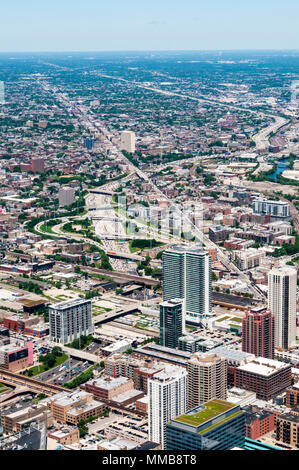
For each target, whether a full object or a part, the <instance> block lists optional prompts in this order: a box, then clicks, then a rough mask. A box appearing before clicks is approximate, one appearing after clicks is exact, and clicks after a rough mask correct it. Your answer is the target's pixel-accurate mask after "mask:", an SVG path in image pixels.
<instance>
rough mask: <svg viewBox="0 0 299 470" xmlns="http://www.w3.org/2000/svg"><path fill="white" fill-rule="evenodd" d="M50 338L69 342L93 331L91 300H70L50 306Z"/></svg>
mask: <svg viewBox="0 0 299 470" xmlns="http://www.w3.org/2000/svg"><path fill="white" fill-rule="evenodd" d="M49 323H50V339H51V341H54V342H55V343H60V344H68V343H71V342H72V341H74V340H75V339H78V338H80V337H81V336H88V335H91V334H92V333H93V324H92V311H91V301H90V300H84V299H76V300H69V301H66V302H61V303H58V304H52V305H50V306H49Z"/></svg>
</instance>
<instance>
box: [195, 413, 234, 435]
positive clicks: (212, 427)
mask: <svg viewBox="0 0 299 470" xmlns="http://www.w3.org/2000/svg"><path fill="white" fill-rule="evenodd" d="M240 414H242V411H240V410H239V411H236V413H233V414H232V415H230V416H227V418H224V419H222V420H221V421H218V423H214V424H212V425H211V426H209V427H207V428H205V429H203V430H202V431H200V433H199V434H205V433H206V432H208V431H212V429H214V428H216V427H217V426H220V425H221V424H224V423H226V421H230V420H231V419H233V418H236V417H237V416H239V415H240Z"/></svg>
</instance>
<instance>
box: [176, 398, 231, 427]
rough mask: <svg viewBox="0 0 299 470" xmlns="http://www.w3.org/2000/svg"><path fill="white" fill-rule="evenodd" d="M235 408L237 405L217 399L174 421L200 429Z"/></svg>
mask: <svg viewBox="0 0 299 470" xmlns="http://www.w3.org/2000/svg"><path fill="white" fill-rule="evenodd" d="M235 406H236V405H235V404H232V403H228V402H226V401H223V400H216V399H215V400H211V401H209V402H207V403H204V404H203V405H201V406H198V407H197V408H195V409H194V410H192V411H189V412H188V413H187V414H184V415H181V416H179V417H178V418H175V419H174V421H177V422H179V423H183V424H187V425H189V426H195V427H198V426H200V425H202V424H204V423H206V422H207V421H209V420H210V419H213V418H216V417H217V416H220V415H221V414H222V413H225V412H226V411H229V410H231V409H232V408H234V407H235Z"/></svg>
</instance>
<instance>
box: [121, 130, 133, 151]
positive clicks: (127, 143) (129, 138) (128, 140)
mask: <svg viewBox="0 0 299 470" xmlns="http://www.w3.org/2000/svg"><path fill="white" fill-rule="evenodd" d="M120 145H121V149H122V150H125V151H126V152H129V153H135V150H136V135H135V133H134V132H131V131H123V132H122V133H121V142H120Z"/></svg>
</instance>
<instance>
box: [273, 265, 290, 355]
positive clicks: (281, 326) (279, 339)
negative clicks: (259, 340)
mask: <svg viewBox="0 0 299 470" xmlns="http://www.w3.org/2000/svg"><path fill="white" fill-rule="evenodd" d="M296 288H297V271H296V269H294V268H292V267H290V266H283V267H281V266H279V267H275V268H273V269H272V270H271V271H270V272H269V276H268V289H269V292H268V306H269V309H270V310H271V311H272V313H273V315H274V333H275V347H276V348H282V349H285V350H286V349H289V348H291V347H293V346H295V345H296Z"/></svg>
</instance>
